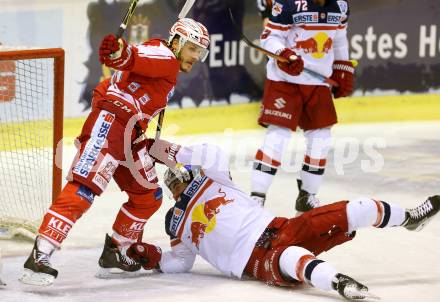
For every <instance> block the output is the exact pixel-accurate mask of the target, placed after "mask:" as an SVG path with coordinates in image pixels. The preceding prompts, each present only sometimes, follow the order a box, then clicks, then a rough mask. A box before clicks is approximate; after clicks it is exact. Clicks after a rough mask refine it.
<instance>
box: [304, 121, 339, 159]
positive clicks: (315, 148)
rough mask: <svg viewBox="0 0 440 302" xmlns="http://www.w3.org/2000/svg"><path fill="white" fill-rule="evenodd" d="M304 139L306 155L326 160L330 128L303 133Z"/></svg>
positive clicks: (329, 141)
mask: <svg viewBox="0 0 440 302" xmlns="http://www.w3.org/2000/svg"><path fill="white" fill-rule="evenodd" d="M304 136H305V138H306V141H307V142H306V144H307V149H306V154H307V155H308V156H310V157H311V158H316V159H321V158H327V155H328V152H329V150H330V147H331V143H332V140H331V128H330V127H328V128H320V129H315V130H307V131H305V132H304Z"/></svg>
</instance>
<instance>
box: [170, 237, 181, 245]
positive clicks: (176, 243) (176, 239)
mask: <svg viewBox="0 0 440 302" xmlns="http://www.w3.org/2000/svg"><path fill="white" fill-rule="evenodd" d="M179 243H182V241H180V239H179V238H175V239H171V242H170V245H171V247H173V246H176V245H178V244H179Z"/></svg>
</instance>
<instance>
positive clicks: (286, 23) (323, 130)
mask: <svg viewBox="0 0 440 302" xmlns="http://www.w3.org/2000/svg"><path fill="white" fill-rule="evenodd" d="M348 17H349V6H348V3H347V1H344V0H298V1H296V0H275V1H273V3H272V7H271V14H270V17H269V21H268V23H267V25H266V27H265V29H264V31H263V33H262V35H261V46H262V47H263V48H265V49H267V50H269V51H271V52H273V53H277V54H278V55H280V56H281V57H284V58H287V59H289V60H290V62H289V63H284V62H281V61H277V60H274V59H272V58H270V59H269V61H268V63H267V67H266V69H267V75H266V76H267V79H266V83H265V88H264V96H263V102H262V106H261V111H260V116H259V119H258V122H259V124H260V125H262V126H265V127H267V131H266V135H265V138H264V142H263V145H262V146H261V147H260V149H259V150H258V151H257V153H256V155H255V162H254V166H253V170H252V187H251V196H253V198H255V199H256V200H259V201H260V202H261V203H262V204H264V202H265V199H266V193H267V191H268V189H269V187H270V185H271V183H272V180H273V177H274V175H275V174H276V172H277V170H278V168H279V167H280V165H281V157H282V153H283V149H284V148H285V146H286V143H287V142H288V140H289V139H290V137H291V131H296V129H297V127H298V126H299V127H300V128H301V129H302V130H304V136H305V138H306V144H307V146H306V153H305V156H304V161H303V164H302V171H300V177H299V179H298V187H299V194H298V197H297V199H296V204H295V209H296V210H297V212H298V214H301V213H303V212H305V211H307V210H310V209H312V208H315V207H317V206H319V200H318V199H317V198H316V196H315V194H316V193H317V192H318V189H319V187H320V185H321V182H322V178H323V174H324V170H325V165H326V158H327V154H328V152H329V149H330V143H331V133H330V129H331V126H332V125H334V124H336V123H337V116H336V110H335V106H334V104H333V97H332V94H333V96H334V97H335V98H340V97H346V96H349V95H350V94H351V93H352V92H353V88H354V67H353V64H352V62H350V60H349V52H348V41H347V23H348ZM304 67H306V68H307V69H309V70H313V71H315V72H317V73H319V74H321V75H323V76H325V77H331V78H332V79H333V80H334V81H336V82H337V83H338V84H339V86H338V87H333V88H331V87H329V86H328V84H326V83H323V82H322V80H321V79H318V78H317V77H316V76H313V75H311V74H310V73H307V72H306V71H304Z"/></svg>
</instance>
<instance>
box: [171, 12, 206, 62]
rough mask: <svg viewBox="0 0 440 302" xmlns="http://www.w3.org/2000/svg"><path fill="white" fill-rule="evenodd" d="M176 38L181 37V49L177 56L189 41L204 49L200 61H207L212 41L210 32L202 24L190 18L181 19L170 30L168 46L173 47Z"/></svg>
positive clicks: (179, 48)
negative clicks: (172, 43)
mask: <svg viewBox="0 0 440 302" xmlns="http://www.w3.org/2000/svg"><path fill="white" fill-rule="evenodd" d="M176 36H179V47H178V49H177V51H176V55H178V54H179V53H180V50H181V49H182V47H183V45H185V43H186V42H187V41H189V42H192V43H194V44H195V45H197V46H199V47H201V48H202V49H203V52H202V54H201V55H200V60H201V61H202V62H203V61H205V59H206V57H207V56H208V53H209V50H208V47H209V42H210V41H209V33H208V30H207V29H206V27H205V26H204V25H203V24H202V23H199V22H197V21H194V20H193V19H190V18H182V19H179V20H178V21H177V22H176V23H174V25H173V26H172V27H171V29H170V38H169V39H168V44H170V45H171V42H172V41H173V39H174V38H175V37H176Z"/></svg>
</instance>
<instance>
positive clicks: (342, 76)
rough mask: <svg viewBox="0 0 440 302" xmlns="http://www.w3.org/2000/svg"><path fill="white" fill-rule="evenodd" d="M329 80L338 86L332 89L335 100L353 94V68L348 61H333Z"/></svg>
mask: <svg viewBox="0 0 440 302" xmlns="http://www.w3.org/2000/svg"><path fill="white" fill-rule="evenodd" d="M330 78H331V79H332V80H335V81H336V82H337V83H338V84H339V87H333V89H332V91H333V95H334V96H335V98H342V97H346V96H349V95H351V94H352V93H353V89H354V66H353V63H351V62H350V61H334V62H333V74H332V76H331V77H330Z"/></svg>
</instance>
